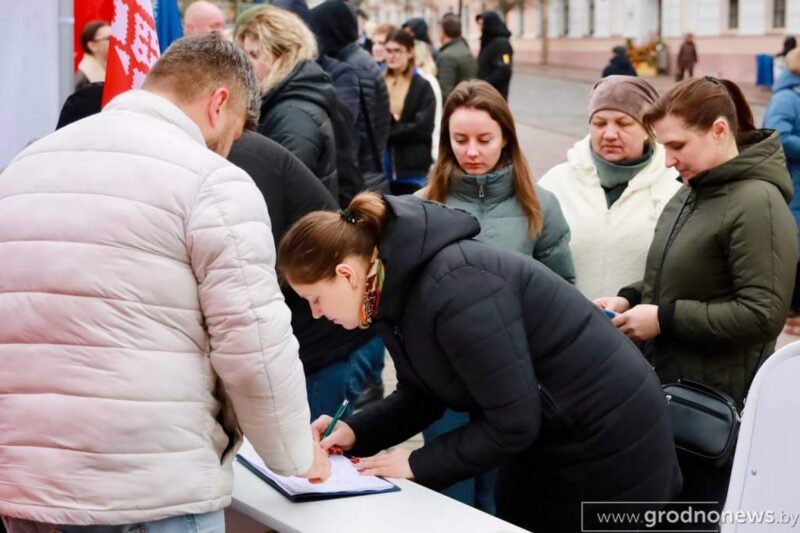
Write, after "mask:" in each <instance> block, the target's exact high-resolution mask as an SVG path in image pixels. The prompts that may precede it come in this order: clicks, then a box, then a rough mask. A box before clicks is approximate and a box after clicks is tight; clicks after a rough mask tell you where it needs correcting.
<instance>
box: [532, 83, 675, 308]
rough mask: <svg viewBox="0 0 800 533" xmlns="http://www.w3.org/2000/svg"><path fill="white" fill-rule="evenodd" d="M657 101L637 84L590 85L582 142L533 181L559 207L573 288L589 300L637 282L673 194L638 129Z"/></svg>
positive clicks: (658, 157) (657, 152) (660, 156)
mask: <svg viewBox="0 0 800 533" xmlns="http://www.w3.org/2000/svg"><path fill="white" fill-rule="evenodd" d="M657 99H658V92H657V91H656V90H655V89H654V88H653V86H652V85H650V84H649V83H648V82H647V81H645V80H643V79H641V78H634V77H631V76H608V77H606V78H603V79H602V80H600V81H598V82H597V83H596V84H595V86H594V88H593V89H592V95H591V99H590V101H589V135H587V136H586V137H584V138H583V139H581V140H579V141H578V142H576V143H575V145H574V146H573V147H572V148H571V149H570V150H569V151H568V152H567V161H566V162H565V163H561V164H560V165H557V166H555V167H553V168H552V169H550V170H549V171H548V172H547V173H546V174H545V175H544V177H542V179H541V180H540V181H539V185H541V186H542V187H544V188H545V189H548V190H550V191H552V192H553V193H554V194H555V195H556V197H558V201H559V203H560V204H561V209H562V211H563V213H564V217H565V218H566V219H567V223H568V224H569V227H570V231H571V233H572V239H571V241H570V251H571V252H572V259H573V262H574V265H575V285H576V287H577V288H578V290H580V291H581V292H582V293H583V294H584V296H586V297H587V298H589V299H595V298H598V297H600V296H604V295H606V294H616V291H617V289H619V287H622V286H624V285H625V284H626V283H628V282H627V281H625V280H629V279H637V276H639V277H641V272H642V269H643V268H644V263H645V259H646V256H647V250H648V249H649V248H650V242H651V240H652V238H653V230H654V228H655V225H656V221H657V220H658V217H659V215H660V214H661V210H662V209H663V208H664V205H666V203H667V202H668V201H669V199H670V198H672V196H673V195H674V194H675V192H676V191H677V190H678V188H679V187H680V184H679V182H678V181H677V178H678V173H677V172H676V171H675V170H674V169H668V168H667V167H666V166H665V164H664V148H663V147H662V146H661V145H659V144H658V143H656V142H655V140H653V139H652V138H651V137H650V136H649V135H648V133H647V131H646V130H645V128H644V126H642V116H643V115H644V113H645V111H647V109H648V108H649V107H650V106H651V105H652V104H653V103H654V102H655V101H656V100H657ZM609 291H610V292H609Z"/></svg>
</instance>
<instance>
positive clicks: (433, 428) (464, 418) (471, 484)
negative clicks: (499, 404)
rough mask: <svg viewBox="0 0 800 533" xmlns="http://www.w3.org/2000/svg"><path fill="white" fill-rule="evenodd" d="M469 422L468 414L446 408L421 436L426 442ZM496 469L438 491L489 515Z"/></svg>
mask: <svg viewBox="0 0 800 533" xmlns="http://www.w3.org/2000/svg"><path fill="white" fill-rule="evenodd" d="M467 424H469V415H468V414H467V413H459V412H457V411H452V410H450V409H448V410H447V411H445V412H444V415H443V416H442V418H440V419H439V420H437V421H436V422H434V423H433V424H431V425H430V426H428V427H427V428H426V429H424V430H422V436H423V438H424V439H425V442H426V443H428V442H430V441H431V440H433V439H435V438H436V437H438V436H439V435H444V434H445V433H450V432H451V431H454V430H456V429H458V428H460V427H463V426H466V425H467ZM496 477H497V469H494V470H490V471H489V472H484V473H483V474H481V475H479V476H476V477H474V478H471V479H465V480H464V481H459V482H458V483H456V484H454V485H450V486H449V487H447V488H446V489H444V490H441V491H440V492H441V493H442V494H444V495H445V496H449V497H451V498H453V499H454V500H458V501H460V502H461V503H463V504H466V505H470V506H472V507H475V508H476V509H480V510H481V511H483V512H485V513H489V514H491V515H493V514H495V506H494V481H495V478H496Z"/></svg>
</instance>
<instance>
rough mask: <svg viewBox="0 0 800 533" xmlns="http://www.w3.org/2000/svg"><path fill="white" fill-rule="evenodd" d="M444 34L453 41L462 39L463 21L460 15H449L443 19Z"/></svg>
mask: <svg viewBox="0 0 800 533" xmlns="http://www.w3.org/2000/svg"><path fill="white" fill-rule="evenodd" d="M442 33H444V34H445V35H447V36H448V37H449V38H451V39H458V38H459V37H461V21H460V20H459V18H458V15H455V14H453V13H448V14H446V15H445V16H444V17H442Z"/></svg>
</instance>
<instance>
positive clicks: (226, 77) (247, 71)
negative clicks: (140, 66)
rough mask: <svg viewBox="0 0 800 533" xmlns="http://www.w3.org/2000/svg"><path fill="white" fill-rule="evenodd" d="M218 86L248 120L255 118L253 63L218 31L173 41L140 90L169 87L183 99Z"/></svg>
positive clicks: (256, 96)
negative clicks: (242, 108)
mask: <svg viewBox="0 0 800 533" xmlns="http://www.w3.org/2000/svg"><path fill="white" fill-rule="evenodd" d="M219 85H223V86H225V87H226V88H227V89H228V90H229V91H230V93H231V100H232V101H233V103H234V105H235V104H240V105H242V106H243V107H244V108H245V110H246V112H247V123H248V124H252V123H253V122H255V121H257V119H258V114H259V105H260V102H261V96H260V94H259V92H258V86H257V85H256V76H255V73H254V72H253V65H252V64H251V63H250V60H249V59H248V58H247V55H246V54H245V53H244V51H243V50H241V49H240V48H237V47H236V45H234V44H233V43H231V42H228V41H227V40H226V39H225V38H224V37H222V36H221V35H220V34H219V33H217V32H212V33H209V34H206V35H188V36H186V37H183V38H181V39H178V40H177V41H175V42H174V43H172V44H171V45H170V46H169V48H167V50H166V52H164V54H163V55H162V56H161V57H160V58H158V61H156V64H155V65H153V68H151V69H150V72H149V73H148V74H147V78H145V81H144V85H143V86H142V88H143V89H149V88H151V87H153V86H165V87H168V88H169V90H170V91H171V92H173V93H174V94H175V96H176V97H177V98H178V99H179V100H180V101H182V102H187V103H188V102H192V101H194V100H195V99H196V98H198V97H200V96H204V95H206V94H210V93H212V92H213V91H214V89H216V88H217V87H218V86H219Z"/></svg>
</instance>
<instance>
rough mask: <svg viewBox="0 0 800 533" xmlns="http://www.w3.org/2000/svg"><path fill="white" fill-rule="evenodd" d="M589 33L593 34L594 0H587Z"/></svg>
mask: <svg viewBox="0 0 800 533" xmlns="http://www.w3.org/2000/svg"><path fill="white" fill-rule="evenodd" d="M589 35H594V0H589Z"/></svg>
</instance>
